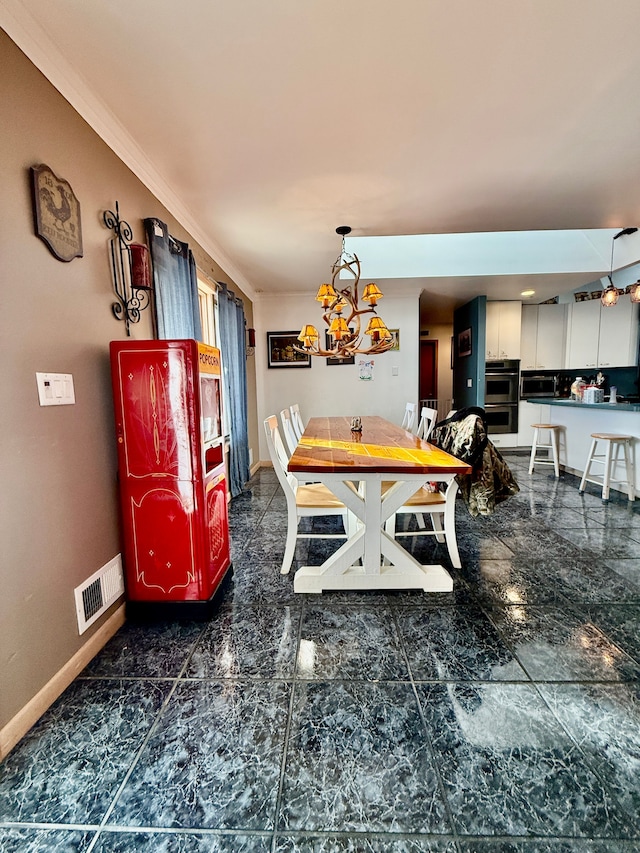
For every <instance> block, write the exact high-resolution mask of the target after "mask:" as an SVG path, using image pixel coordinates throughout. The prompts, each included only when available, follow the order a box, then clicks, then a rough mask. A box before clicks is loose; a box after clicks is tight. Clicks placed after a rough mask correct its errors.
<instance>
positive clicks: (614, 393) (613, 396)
mask: <svg viewBox="0 0 640 853" xmlns="http://www.w3.org/2000/svg"><path fill="white" fill-rule="evenodd" d="M609 402H610V403H617V402H618V389H617V388H616V386H615V385H612V386H611V388H610V389H609Z"/></svg>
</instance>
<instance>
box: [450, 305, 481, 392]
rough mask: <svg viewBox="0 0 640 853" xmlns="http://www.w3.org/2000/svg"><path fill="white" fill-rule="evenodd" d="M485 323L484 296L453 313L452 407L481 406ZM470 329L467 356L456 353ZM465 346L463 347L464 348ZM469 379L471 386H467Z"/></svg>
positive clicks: (463, 343)
mask: <svg viewBox="0 0 640 853" xmlns="http://www.w3.org/2000/svg"><path fill="white" fill-rule="evenodd" d="M486 326H487V297H486V296H476V298H475V299H472V300H471V302H467V303H466V304H465V305H462V306H461V307H460V308H457V309H456V310H455V311H454V312H453V407H454V408H455V409H462V408H465V407H466V406H480V407H481V408H484V369H485V349H486ZM469 329H470V330H471V342H470V344H471V345H470V349H471V353H470V354H469V355H460V346H461V344H462V345H463V346H465V341H467V336H466V335H465V333H466V332H467V331H468V330H469ZM468 348H469V347H467V349H468ZM469 380H471V387H469Z"/></svg>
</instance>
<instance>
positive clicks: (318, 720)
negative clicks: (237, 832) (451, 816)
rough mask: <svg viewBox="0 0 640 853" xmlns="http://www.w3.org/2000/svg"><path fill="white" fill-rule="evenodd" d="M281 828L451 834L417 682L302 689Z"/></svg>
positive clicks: (332, 684)
mask: <svg viewBox="0 0 640 853" xmlns="http://www.w3.org/2000/svg"><path fill="white" fill-rule="evenodd" d="M279 829H280V831H281V832H282V833H285V834H286V832H287V830H303V831H306V832H314V831H318V830H324V831H325V832H332V831H333V832H335V831H342V832H347V833H348V832H385V831H386V832H412V833H416V832H433V833H447V832H449V831H450V827H449V822H448V819H447V816H446V812H445V808H444V803H443V801H442V797H441V794H440V790H439V787H438V782H437V777H436V774H435V771H434V769H433V766H432V762H431V758H430V755H429V750H428V747H427V743H426V739H425V733H424V728H423V724H422V720H421V718H420V714H419V711H418V706H417V703H416V699H415V694H414V693H413V690H412V688H411V686H410V685H408V684H385V683H379V684H371V683H369V684H366V683H363V682H359V683H350V684H349V683H345V682H319V683H314V682H298V683H297V684H296V685H295V695H294V710H293V714H292V719H291V729H290V734H289V744H288V751H287V761H286V766H285V772H284V782H283V791H282V802H281V807H280V817H279Z"/></svg>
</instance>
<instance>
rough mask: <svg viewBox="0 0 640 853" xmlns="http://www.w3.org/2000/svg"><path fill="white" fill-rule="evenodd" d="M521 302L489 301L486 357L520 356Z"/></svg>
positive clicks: (492, 359)
mask: <svg viewBox="0 0 640 853" xmlns="http://www.w3.org/2000/svg"><path fill="white" fill-rule="evenodd" d="M521 308H522V303H520V302H487V340H486V359H487V361H496V360H498V359H503V358H515V359H519V358H520V327H521V316H520V315H521Z"/></svg>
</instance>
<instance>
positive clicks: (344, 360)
mask: <svg viewBox="0 0 640 853" xmlns="http://www.w3.org/2000/svg"><path fill="white" fill-rule="evenodd" d="M349 331H350V332H351V333H352V334H353V329H350V330H349ZM332 346H333V340H332V338H331V335H330V334H329V332H325V333H324V348H325V349H331V347H332ZM355 363H356V357H355V356H354V355H352V356H351V357H350V358H328V359H327V365H336V364H355Z"/></svg>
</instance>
